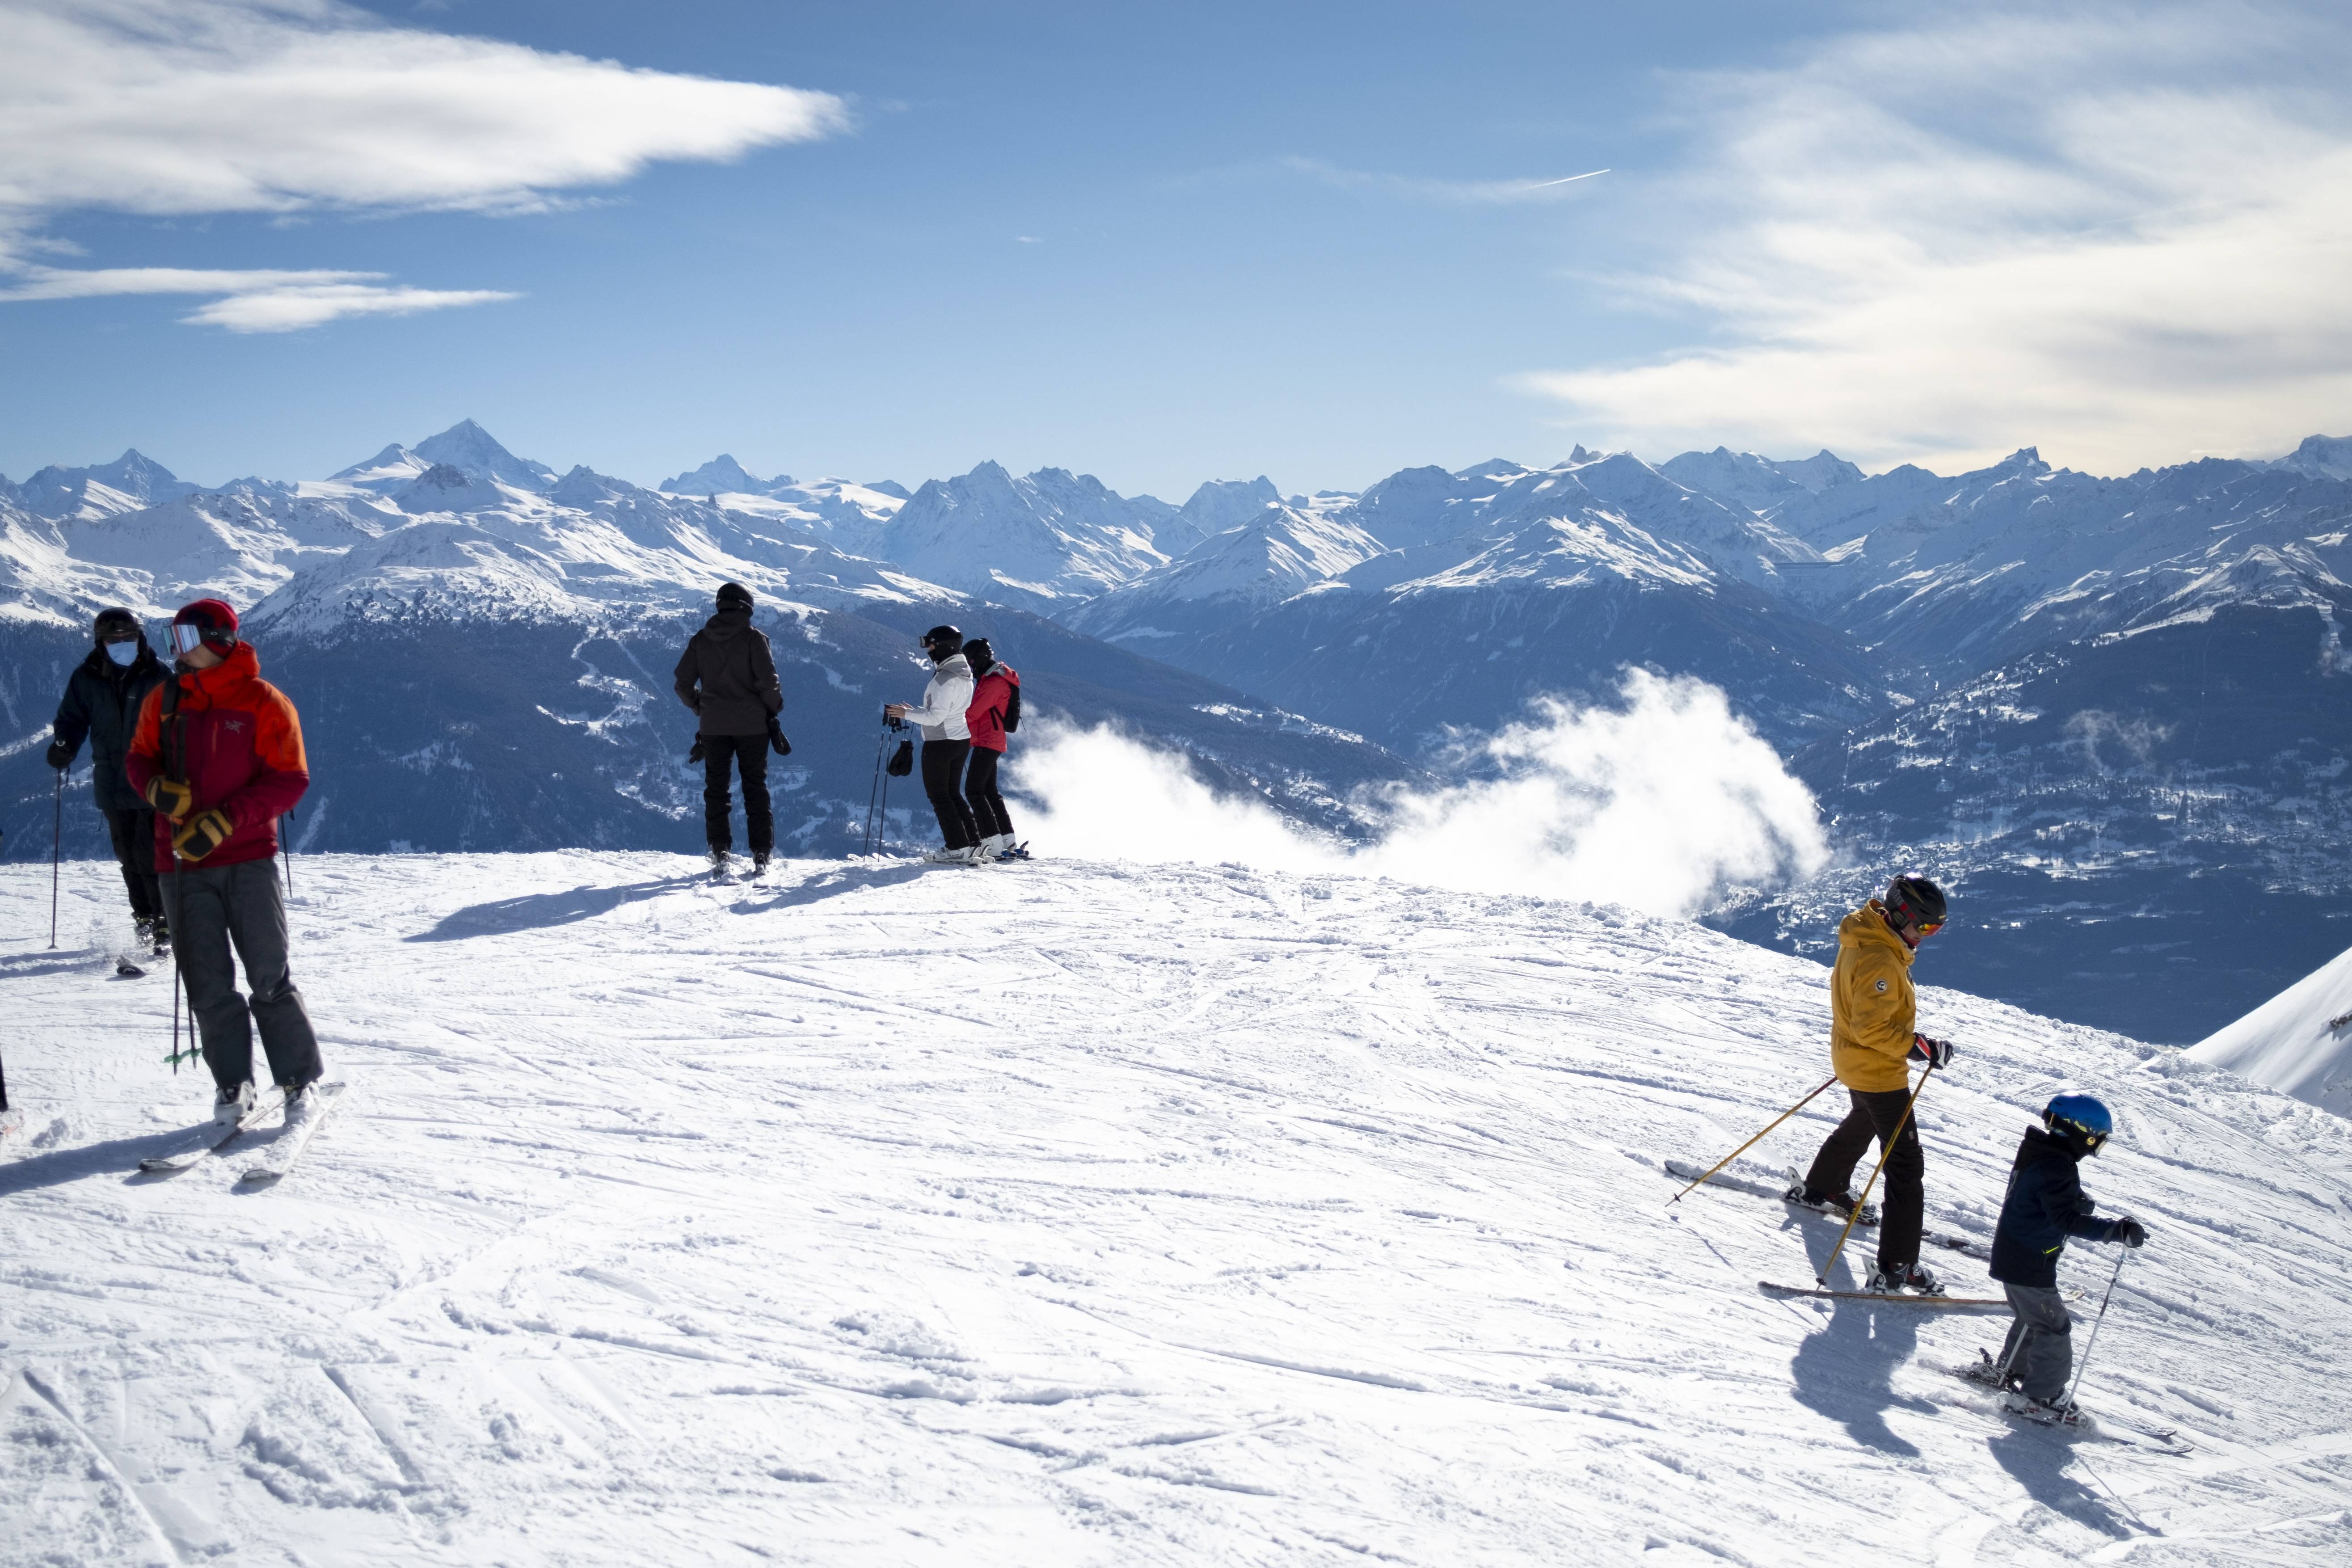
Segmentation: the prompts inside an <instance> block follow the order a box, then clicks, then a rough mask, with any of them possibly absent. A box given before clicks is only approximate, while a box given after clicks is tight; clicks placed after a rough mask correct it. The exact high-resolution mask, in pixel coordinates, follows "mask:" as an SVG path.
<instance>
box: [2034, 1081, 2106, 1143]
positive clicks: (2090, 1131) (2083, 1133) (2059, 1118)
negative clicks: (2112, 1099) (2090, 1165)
mask: <svg viewBox="0 0 2352 1568" xmlns="http://www.w3.org/2000/svg"><path fill="white" fill-rule="evenodd" d="M2042 1126H2044V1127H2046V1128H2048V1129H2049V1130H2050V1131H2051V1132H2052V1133H2053V1134H2054V1135H2055V1136H2057V1137H2060V1138H2063V1139H2064V1140H2065V1141H2066V1142H2069V1143H2073V1144H2074V1145H2075V1146H2076V1147H2078V1148H2080V1149H2081V1150H2082V1152H2084V1153H2085V1154H2095V1153H2097V1152H2099V1149H2100V1147H2101V1146H2102V1145H2103V1144H2105V1142H2106V1141H2107V1135H2108V1134H2109V1133H2111V1132H2113V1131H2115V1130H2116V1119H2115V1118H2114V1117H2112V1116H2110V1115H2108V1114H2107V1108H2106V1107H2105V1105H2104V1104H2102V1103H2101V1102H2100V1101H2098V1100H2095V1099H2093V1098H2092V1097H2091V1096H2089V1095H2087V1094H2062V1095H2060V1096H2059V1097H2058V1098H2057V1099H2055V1100H2052V1101H2051V1102H2050V1103H2049V1104H2048V1105H2045V1106H2043V1107H2042Z"/></svg>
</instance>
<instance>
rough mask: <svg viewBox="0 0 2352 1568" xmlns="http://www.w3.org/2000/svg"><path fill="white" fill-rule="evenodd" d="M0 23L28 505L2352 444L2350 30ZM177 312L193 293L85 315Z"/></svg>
mask: <svg viewBox="0 0 2352 1568" xmlns="http://www.w3.org/2000/svg"><path fill="white" fill-rule="evenodd" d="M159 18H162V19H163V20H161V21H159ZM0 27H14V28H16V29H19V30H18V31H17V32H16V36H15V37H13V38H12V37H8V36H5V34H0V55H5V56H7V57H9V58H13V59H15V60H16V61H18V62H19V63H18V64H17V65H16V66H14V67H9V68H5V69H6V70H7V71H8V72H9V73H10V74H14V75H16V76H17V78H18V82H17V89H18V90H20V91H22V90H30V91H31V93H32V98H33V100H34V110H33V111H32V112H29V113H20V114H17V115H15V116H13V117H12V116H8V115H0V164H5V163H16V165H17V167H18V168H19V170H20V171H23V170H26V169H29V170H30V171H31V172H30V173H29V174H26V173H21V172H20V174H18V175H17V176H15V184H10V183H9V180H10V176H8V175H6V174H5V173H0V249H4V250H5V256H6V258H7V261H8V265H9V267H10V268H12V269H13V276H14V278H15V279H16V283H15V287H14V288H13V289H5V291H6V292H12V293H15V294H16V295H18V296H29V297H19V298H16V299H12V300H7V301H6V302H0V355H5V364H6V365H7V366H8V374H7V375H6V377H5V393H0V397H5V403H0V471H5V472H6V473H8V474H10V475H13V476H15V477H17V478H22V477H23V476H24V475H25V474H26V472H28V471H29V470H30V469H32V468H37V467H38V466H39V465H40V464H42V463H44V462H51V461H65V462H89V461H95V460H100V459H104V458H111V457H113V456H114V455H115V454H116V453H118V452H119V451H120V450H121V448H122V447H125V446H136V447H140V448H141V449H142V450H143V451H145V452H147V453H149V454H150V455H151V456H152V457H155V458H158V459H160V460H161V461H163V462H164V463H165V464H166V465H168V466H170V467H172V468H174V469H175V470H178V471H180V472H183V473H184V474H186V475H188V476H189V477H192V478H195V479H202V480H205V481H207V482H217V481H219V480H222V479H226V478H229V477H231V476H232V475H235V474H240V473H248V472H257V473H262V474H268V475H273V476H296V475H317V474H323V473H325V472H327V471H330V470H331V469H332V468H337V467H340V466H341V465H343V464H344V463H347V462H351V461H353V460H356V459H358V458H362V457H364V456H367V455H368V454H370V453H371V452H373V450H374V449H375V448H376V447H379V446H381V445H382V444H383V442H385V441H389V440H404V441H408V440H415V439H416V438H418V437H422V436H425V435H427V434H430V433H431V432H433V431H435V430H437V429H439V428H441V427H443V426H446V425H448V424H450V423H452V422H454V421H455V420H457V419H458V418H460V417H464V416H472V417H475V418H478V419H479V420H481V421H482V422H483V423H484V424H485V425H486V426H488V427H489V428H490V429H491V430H492V431H493V432H494V433H496V434H497V435H498V436H499V437H501V438H502V439H503V440H505V441H506V442H507V443H508V444H509V446H511V447H514V448H515V449H517V450H518V451H520V452H523V453H525V454H526V455H529V456H531V457H535V458H540V459H541V460H544V461H547V462H550V463H552V464H554V465H555V466H557V467H558V468H564V467H568V466H569V465H571V464H572V463H573V462H586V463H588V464H590V465H591V466H593V467H595V468H600V469H603V470H604V471H607V472H613V473H617V474H620V475H623V476H625V477H627V478H630V479H637V480H640V481H643V482H652V481H654V480H656V479H660V478H662V477H664V476H665V475H667V474H669V473H672V472H675V471H677V470H678V469H680V468H688V467H691V466H693V465H694V464H696V463H698V462H700V461H701V460H703V459H704V458H708V457H709V456H711V455H713V454H714V453H716V452H718V451H720V450H726V451H730V452H732V453H733V454H734V455H735V456H736V457H737V458H740V459H741V460H742V461H743V462H744V463H745V464H746V465H747V466H748V467H750V468H751V469H752V470H753V471H755V472H759V473H772V472H775V471H778V470H783V471H789V472H792V473H794V474H797V475H802V476H803V477H806V476H811V475H814V474H817V473H835V474H844V475H847V476H849V477H852V478H857V479H879V478H886V477H887V478H894V479H900V480H902V481H905V482H908V483H910V484H911V483H914V482H917V481H919V480H920V479H923V478H926V477H929V476H933V475H939V474H944V473H950V472H961V471H962V470H963V469H966V468H970V467H971V465H972V464H973V463H975V462H978V461H980V460H981V459H982V458H996V459H999V460H1001V461H1003V462H1005V463H1006V464H1008V465H1010V466H1012V467H1013V468H1016V469H1025V468H1031V467H1034V466H1038V465H1041V464H1055V465H1061V466H1067V467H1071V468H1079V469H1082V470H1085V471H1089V472H1093V473H1096V474H1098V475H1100V476H1101V477H1102V478H1103V479H1105V480H1106V481H1107V482H1108V483H1109V484H1111V485H1112V486H1113V487H1114V488H1116V489H1122V490H1126V491H1130V492H1131V491H1134V490H1139V489H1150V490H1153V491H1155V492H1157V493H1160V494H1162V495H1165V496H1168V497H1170V498H1171V499H1179V500H1181V497H1182V496H1183V495H1184V494H1185V493H1187V492H1189V490H1190V489H1191V488H1192V486H1193V485H1194V484H1196V483H1197V482H1199V481H1200V480H1202V479H1209V478H1217V477H1246V476H1248V475H1252V474H1255V473H1258V472H1265V473H1267V474H1269V475H1271V476H1272V477H1273V478H1274V479H1276V482H1277V483H1278V484H1280V485H1282V486H1283V487H1285V488H1286V489H1317V488H1323V487H1335V488H1350V489H1352V488H1356V487H1360V486H1361V485H1363V484H1365V483H1368V482H1370V480H1372V479H1377V478H1379V477H1380V476H1381V475H1383V474H1385V473H1388V472H1390V471H1391V470H1393V469H1395V468H1400V467H1402V466H1405V465H1408V464H1415V463H1424V462H1438V463H1443V464H1445V465H1447V466H1449V467H1459V466H1461V465H1464V464H1466V463H1469V462H1472V461H1475V460H1477V459H1481V458H1488V457H1494V456H1508V457H1515V458H1523V459H1527V460H1531V461H1542V460H1551V459H1555V458H1559V457H1560V456H1563V455H1565V453H1566V452H1567V450H1568V449H1569V447H1570V446H1571V445H1572V444H1573V443H1575V442H1578V441H1583V442H1585V443H1586V444H1588V445H1593V446H1602V445H1607V446H1612V447H1614V446H1631V447H1633V449H1635V450H1637V451H1639V452H1641V453H1642V454H1643V455H1644V456H1647V457H1651V458H1664V457H1666V456H1669V455H1671V453H1672V452H1674V451H1675V450H1679V449H1682V448H1683V447H1686V446H1692V445H1704V446H1711V445H1714V444H1716V443H1717V441H1723V442H1727V443H1729V444H1731V445H1733V446H1735V447H1759V448H1760V449H1765V450H1769V451H1775V452H1780V453H1782V454H1784V455H1791V456H1794V455H1801V454H1802V453H1808V452H1811V450H1813V449H1814V448H1815V447H1819V446H1822V445H1825V444H1826V445H1829V446H1832V447H1836V448H1837V449H1839V450H1840V451H1841V452H1843V453H1845V454H1847V455H1850V456H1853V457H1855V458H1858V459H1860V460H1862V461H1864V463H1865V464H1867V465H1869V466H1873V467H1877V466H1884V465H1885V464H1887V463H1891V462H1894V461H1898V460H1906V459H1918V460H1924V461H1929V462H1931V463H1938V464H1942V465H1944V466H1945V467H1947V468H1949V467H1951V466H1956V465H1958V464H1959V463H1963V462H1967V461H1971V460H1976V459H1979V458H1985V457H1989V456H1997V455H1999V454H2000V453H2001V452H2005V451H2007V450H2009V449H2011V447H2016V446H2019V445H2024V444H2031V443H2036V442H2038V443H2040V444H2041V445H2042V447H2043V448H2044V452H2045V455H2046V456H2049V457H2051V458H2053V460H2059V461H2072V462H2074V463H2075V464H2077V466H2081V467H2086V468H2098V469H2103V470H2109V471H2112V470H2114V469H2116V468H2129V467H2133V466H2137V464H2138V463H2141V462H2167V461H2178V460H2181V459H2182V458H2187V457H2189V456H2191V455H2194V454H2196V453H2199V452H2204V451H2221V452H2232V453H2244V454H2249V455H2266V454H2267V453H2271V452H2276V451H2283V450H2284V449H2286V448H2287V447H2291V446H2292V445H2293V444H2294V441H2295V440H2296V439H2297V438H2299V437H2302V436H2303V435H2305V434H2309V433H2310V432H2311V431H2313V430H2315V429H2323V428H2324V429H2326V430H2328V431H2329V432H2330V433H2339V434H2340V433H2343V432H2344V431H2346V430H2347V429H2352V379H2347V372H2346V370H2345V368H2344V367H2345V366H2346V365H2347V364H2352V354H2347V353H2344V352H2343V350H2344V349H2346V348H2347V346H2352V307H2347V304H2346V302H2345V301H2344V300H2343V299H2341V298H2340V296H2343V295H2344V294H2345V293H2346V291H2345V290H2344V289H2342V288H2341V284H2340V279H2342V277H2344V276H2347V275H2348V274H2352V244H2347V240H2352V233H2347V220H2346V219H2345V218H2344V214H2345V213H2346V212H2347V211H2352V159H2348V158H2347V146H2352V137H2347V118H2352V117H2347V112H2346V110H2347V95H2346V91H2345V89H2344V88H2343V87H2342V86H2341V83H2342V81H2343V79H2344V76H2343V74H2342V68H2343V67H2344V65H2345V64H2346V63H2347V62H2346V59H2345V54H2346V46H2347V29H2346V24H2345V23H2344V22H2343V21H2342V20H2340V19H2339V17H2338V16H2337V15H2336V10H2335V9H2334V8H2332V7H2326V6H2308V7H2304V6H2296V5H2284V4H2274V5H2200V6H2198V7H2194V8H2174V7H2162V6H2147V5H2112V6H2099V5H2088V6H2068V7H2050V8H2043V9H2026V10H2019V9H2015V8H2003V7H1991V6H1964V7H1945V8H1937V7H1922V6H1916V5H1915V6H1905V7H1894V6H1885V5H1854V4H1843V5H1833V4H1759V3H1754V0H1749V3H1744V4H1739V3H1735V4H1675V3H1671V0H1669V3H1663V4H1652V5H1638V6H1629V5H1622V4H1612V5H1581V4H1554V5H1517V4H1484V5H1482V4H1469V5H1444V6H1438V5H1364V4H1353V5H1285V4H1279V3H1269V0H1258V3H1256V4H1252V5H1221V4H1189V5H1165V6H1162V5H1036V4H999V5H965V4H921V5H912V4H910V5H881V4H872V3H868V4H851V3H843V4H822V5H803V4H722V3H715V0H714V3H702V0H665V4H663V5H643V4H618V3H608V0H567V3H563V4H526V3H520V0H509V3H467V0H455V3H451V4H446V5H430V6H424V7H410V6H405V5H374V6H372V7H369V8H368V12H367V13H362V12H360V11H357V10H355V9H352V8H349V7H342V6H338V5H333V4H331V0H173V3H172V4H169V5H166V4H164V3H163V0H83V3H79V4H71V5H69V4H68V3H67V0H0ZM159 27H161V28H163V30H164V31H165V32H166V33H167V34H169V32H170V30H171V29H174V28H176V29H181V30H182V31H181V33H180V34H179V35H177V36H171V37H167V38H166V43H165V45H161V46H159V45H158V44H156V43H155V42H154V36H155V34H156V31H157V29H158V28H159ZM25 28H32V29H34V30H33V31H31V32H29V33H27V32H25V31H23V30H22V29H25ZM142 29H143V31H142ZM11 43H13V44H15V45H16V47H6V46H8V45H10V44H11ZM493 43H495V44H501V45H504V46H514V47H504V48H499V47H493ZM166 46H168V47H166ZM566 55H568V56H576V57H584V58H585V60H589V61H612V62H617V63H618V64H619V65H620V66H623V67H627V68H632V71H631V72H623V71H620V70H617V69H604V70H598V69H596V68H591V67H587V66H584V65H583V64H582V63H581V62H580V61H576V60H575V61H570V62H567V61H565V60H563V59H562V58H560V57H562V56H566ZM28 61H29V62H30V63H29V65H28V64H27V63H26V62H28ZM27 71H30V72H33V73H36V74H37V76H38V77H39V79H38V80H37V81H32V82H31V86H30V88H29V89H28V88H27V81H28V80H29V79H28V78H27V76H26V73H27ZM354 72H356V73H357V75H356V76H354V75H353V74H352V73H354ZM371 73H373V75H374V76H377V77H381V78H382V79H383V80H382V82H381V83H376V84H372V83H371V81H370V80H368V78H369V77H370V75H371ZM644 73H677V74H678V75H682V76H684V77H688V78H694V79H702V80H688V81H675V80H671V81H664V80H662V79H657V78H655V77H651V76H648V75H646V74H644ZM198 79H202V80H200V81H199V80H198ZM57 81H63V82H66V83H68V84H88V85H87V90H86V91H84V90H83V88H82V87H80V86H78V85H68V86H67V87H63V88H59V87H56V86H54V85H53V84H54V83H55V82H57ZM354 81H357V83H358V85H357V86H356V88H354V87H353V86H352V83H353V82H354ZM727 82H732V83H753V84H766V85H767V86H770V87H781V88H789V89H797V94H796V95H788V94H774V93H770V94H759V93H753V92H750V91H748V90H747V89H724V88H721V87H720V86H719V84H720V83H727ZM190 83H194V85H186V84H190ZM175 84H181V85H186V90H185V91H184V92H179V91H178V90H177V89H176V88H175ZM378 86H380V87H381V89H382V92H383V97H381V98H380V99H377V98H372V97H371V93H372V92H374V91H375V90H376V89H377V87H378ZM200 88H201V90H199V89H200ZM77 92H82V93H83V96H82V97H80V98H77V97H76V94H77ZM814 95H830V96H829V97H825V96H814ZM485 116H487V118H486V119H485V118H484V117H485ZM94 124H96V125H98V126H99V127H100V131H102V132H103V134H96V133H94V132H93V131H92V129H91V127H92V126H93V125H94ZM93 149H95V151H93ZM1603 168H1605V169H1608V170H1609V171H1610V172H1609V173H1608V174H1601V175H1599V176H1597V177H1595V178H1592V179H1589V180H1583V181H1579V182H1576V183H1574V184H1567V185H1558V186H1550V187H1548V188H1544V189H1535V188H1532V187H1534V186H1535V185H1536V184H1537V183H1538V182H1542V181H1549V180H1558V179H1561V178H1564V177H1566V176H1569V175H1574V174H1583V173H1585V172H1587V171H1591V170H1597V169H1603ZM11 214H13V217H11V216H10V215H11ZM2331 214H2333V215H2334V216H2331ZM140 268H177V269H185V270H184V273H182V274H174V275H173V276H171V277H160V276H158V275H157V274H154V273H152V272H150V273H135V272H133V271H132V270H131V269H140ZM257 272H269V273H278V274H288V275H293V276H290V277H287V278H280V279H257V278H255V277H253V276H252V275H253V274H255V273H257ZM191 273H192V274H201V275H203V276H201V277H193V278H192V277H188V276H186V274H191ZM320 273H340V274H356V275H372V276H359V277H346V278H343V279H324V278H319V277H313V276H310V275H312V274H320ZM220 274H230V275H235V276H234V277H232V278H228V279H223V278H221V277H218V276H216V275H220ZM9 276H10V275H9V274H0V286H5V285H6V284H7V282H8V280H9ZM182 283H184V284H186V285H188V286H189V287H190V288H192V289H193V288H196V287H198V286H201V287H202V288H204V289H207V290H209V291H207V292H172V293H167V292H158V291H138V292H133V291H122V290H129V289H141V290H154V289H163V288H167V287H177V286H179V285H180V284H182ZM232 283H233V284H234V285H235V286H234V287H231V284H232ZM404 291H407V292H404ZM192 316H194V317H196V318H197V319H196V320H195V321H193V322H192V321H190V320H189V318H191V317H192ZM303 321H315V324H310V325H299V324H298V323H299V322H303Z"/></svg>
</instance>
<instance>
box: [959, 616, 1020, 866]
mask: <svg viewBox="0 0 2352 1568" xmlns="http://www.w3.org/2000/svg"><path fill="white" fill-rule="evenodd" d="M963 656H964V658H966V659H968V660H970V661H971V674H972V689H971V707H969V708H967V709H965V710H964V715H963V719H964V726H965V728H967V729H969V730H970V731H971V762H969V763H965V764H964V770H963V797H964V799H965V800H967V801H969V802H970V803H971V816H972V820H973V822H974V823H975V824H976V825H977V826H978V827H979V829H980V858H982V860H1000V859H1003V858H1008V857H1010V858H1014V859H1021V860H1025V859H1027V858H1028V856H1027V855H1026V854H1024V853H1023V852H1022V851H1021V850H1020V849H1019V848H1018V847H1015V846H1014V844H1013V818H1011V817H1010V816H1006V815H1005V813H1004V796H1003V795H1000V794H998V793H997V789H996V764H997V763H1000V762H1002V761H1003V760H1004V747H1005V739H1004V737H1005V734H1006V732H1007V731H1010V730H1011V729H1012V728H1013V726H1014V725H1016V724H1018V723H1020V722H1021V675H1020V672H1019V671H1017V670H1015V669H1014V668H1013V667H1012V666H1011V665H1009V664H1001V663H999V662H998V661H997V658H996V650H995V649H994V648H992V647H989V646H988V639H987V638H986V637H974V638H972V639H971V641H970V642H967V643H965V644H964V645H963Z"/></svg>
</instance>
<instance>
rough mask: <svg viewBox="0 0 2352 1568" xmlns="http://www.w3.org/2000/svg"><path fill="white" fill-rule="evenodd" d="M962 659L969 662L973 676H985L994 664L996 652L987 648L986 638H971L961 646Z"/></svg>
mask: <svg viewBox="0 0 2352 1568" xmlns="http://www.w3.org/2000/svg"><path fill="white" fill-rule="evenodd" d="M963 656H964V658H968V659H970V660H971V672H972V673H973V674H974V675H986V674H987V673H988V667H989V666H990V665H992V664H994V663H995V662H996V650H995V649H994V648H992V647H989V646H988V639H987V638H986V637H973V638H972V639H971V641H969V642H967V643H965V644H964V645H963Z"/></svg>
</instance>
